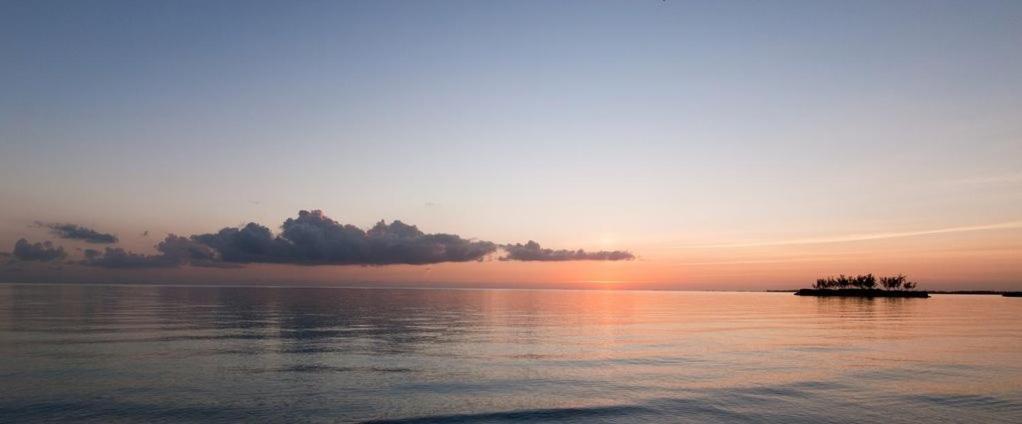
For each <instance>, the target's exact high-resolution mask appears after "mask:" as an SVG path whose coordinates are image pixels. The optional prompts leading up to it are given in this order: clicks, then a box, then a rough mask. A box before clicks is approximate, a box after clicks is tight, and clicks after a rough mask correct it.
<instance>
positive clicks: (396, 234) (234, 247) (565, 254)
mask: <svg viewBox="0 0 1022 424" xmlns="http://www.w3.org/2000/svg"><path fill="white" fill-rule="evenodd" d="M280 228H281V231H280V233H279V234H276V235H275V234H274V233H273V232H272V231H271V230H270V229H269V228H267V227H265V226H262V225H259V224H256V223H254V222H250V223H248V224H246V225H244V226H242V227H238V228H234V227H228V228H224V229H221V230H220V231H218V232H215V233H207V234H197V235H193V236H191V237H179V236H175V235H170V236H168V237H167V238H166V239H165V240H164V241H162V242H160V244H158V245H157V246H156V250H157V251H158V252H159V253H158V254H154V255H145V254H138V253H132V252H129V251H126V250H124V249H120V248H106V249H105V250H104V251H99V250H94V249H87V250H85V251H84V255H85V260H84V261H82V263H83V264H85V265H91V266H99V267H107V268H155V267H176V266H181V265H192V266H237V264H246V263H272V264H299V265H395V264H407V265H426V264H436V263H441V262H469V261H481V260H483V259H484V258H486V257H487V255H490V254H493V253H495V252H497V250H498V247H502V248H503V249H504V250H505V251H506V252H507V255H506V256H504V257H501V258H500V260H505V261H573V260H609V261H616V260H628V259H634V256H633V255H632V254H631V253H628V252H623V251H613V252H605V251H600V252H586V251H583V250H551V249H543V248H541V247H540V246H539V244H537V243H536V242H534V241H530V242H529V243H527V244H525V245H522V244H514V245H504V246H498V245H497V244H496V243H492V242H488V241H480V240H471V239H465V238H461V237H460V236H457V235H454V234H443V233H437V234H427V233H424V232H422V231H420V230H419V229H418V228H417V227H416V226H414V225H408V224H405V223H403V222H401V221H393V222H391V223H390V224H388V223H386V222H384V221H380V222H378V223H376V225H374V226H373V227H372V228H370V229H369V230H362V229H360V228H358V227H356V226H353V225H349V224H341V223H339V222H337V221H334V220H333V219H331V218H329V217H328V216H326V215H324V214H323V212H322V211H318V210H313V211H300V212H299V213H298V217H296V218H288V219H287V220H286V221H284V223H283V224H282V225H281V227H280Z"/></svg>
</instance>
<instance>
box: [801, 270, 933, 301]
mask: <svg viewBox="0 0 1022 424" xmlns="http://www.w3.org/2000/svg"><path fill="white" fill-rule="evenodd" d="M795 296H841V297H868V298H872V297H921V298H927V297H930V294H929V293H927V292H926V291H922V290H916V283H913V282H910V281H908V278H907V277H905V276H904V275H901V274H898V275H896V276H893V277H880V278H879V279H877V278H876V277H874V276H873V274H866V275H856V276H854V277H853V276H846V275H844V274H842V275H840V276H838V277H837V278H834V277H828V278H820V279H818V280H816V283H815V284H813V288H811V289H799V290H798V291H796V292H795Z"/></svg>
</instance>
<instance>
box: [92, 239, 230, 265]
mask: <svg viewBox="0 0 1022 424" xmlns="http://www.w3.org/2000/svg"><path fill="white" fill-rule="evenodd" d="M156 250H157V251H158V252H159V253H157V254H155V255H146V254H141V253H133V252H129V251H127V250H124V249H121V248H119V247H108V248H106V249H104V250H103V251H99V250H95V249H86V250H85V251H84V255H85V260H83V261H82V262H81V263H82V264H83V265H89V266H98V267H103V268H170V267H178V266H181V265H193V266H218V264H219V258H218V255H217V253H216V252H215V251H214V250H213V249H212V248H210V247H209V246H206V245H204V244H202V243H198V242H196V241H194V240H192V239H190V238H187V237H179V236H176V235H174V234H170V235H168V236H167V238H166V239H164V240H163V241H161V242H160V243H159V244H157V245H156Z"/></svg>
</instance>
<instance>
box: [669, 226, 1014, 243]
mask: <svg viewBox="0 0 1022 424" xmlns="http://www.w3.org/2000/svg"><path fill="white" fill-rule="evenodd" d="M1010 228H1022V221H1011V222H1002V223H999V224H988V225H972V226H966V227H949V228H937V229H933V230H920V231H903V232H891V233H867V234H850V235H846V236H835V237H819V238H803V239H793V240H775V241H754V242H742V243H721V244H693V245H688V246H676V247H675V249H718V248H728V247H760V246H790V245H799V244H826V243H845V242H852V241H866V240H882V239H892V238H902V237H916V236H925V235H931V234H946V233H964V232H968V231H986V230H1003V229H1010Z"/></svg>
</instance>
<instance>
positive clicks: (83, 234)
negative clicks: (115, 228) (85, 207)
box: [36, 221, 117, 244]
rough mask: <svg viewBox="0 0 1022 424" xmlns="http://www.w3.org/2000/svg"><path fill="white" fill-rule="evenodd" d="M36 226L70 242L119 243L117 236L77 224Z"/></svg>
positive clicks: (43, 223)
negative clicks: (44, 228) (47, 229)
mask: <svg viewBox="0 0 1022 424" xmlns="http://www.w3.org/2000/svg"><path fill="white" fill-rule="evenodd" d="M36 225H38V226H40V227H46V228H49V229H50V232H51V233H53V235H55V236H57V237H60V238H63V239H68V240H84V241H86V242H88V243H96V244H106V243H117V236H115V235H113V234H106V233H101V232H99V231H96V230H93V229H91V228H86V227H82V226H80V225H75V224H57V223H45V222H38V221H36Z"/></svg>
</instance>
